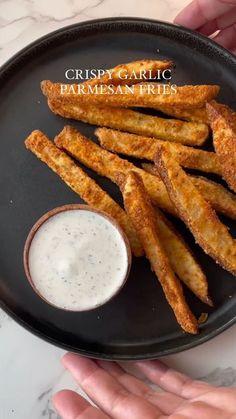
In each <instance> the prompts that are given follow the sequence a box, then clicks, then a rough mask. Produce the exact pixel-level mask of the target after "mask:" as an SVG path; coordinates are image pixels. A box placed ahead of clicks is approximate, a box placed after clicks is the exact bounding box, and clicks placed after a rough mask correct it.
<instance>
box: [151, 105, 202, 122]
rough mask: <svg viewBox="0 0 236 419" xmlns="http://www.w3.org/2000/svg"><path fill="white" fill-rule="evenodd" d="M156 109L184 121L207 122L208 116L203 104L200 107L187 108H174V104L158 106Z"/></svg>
mask: <svg viewBox="0 0 236 419" xmlns="http://www.w3.org/2000/svg"><path fill="white" fill-rule="evenodd" d="M157 110H158V111H161V112H162V113H165V114H166V115H169V116H174V117H175V118H178V119H183V120H185V121H191V122H202V123H204V124H208V116H207V111H206V107H205V106H203V107H202V108H197V109H191V110H188V109H181V108H175V107H174V106H171V105H169V106H159V107H158V108H157Z"/></svg>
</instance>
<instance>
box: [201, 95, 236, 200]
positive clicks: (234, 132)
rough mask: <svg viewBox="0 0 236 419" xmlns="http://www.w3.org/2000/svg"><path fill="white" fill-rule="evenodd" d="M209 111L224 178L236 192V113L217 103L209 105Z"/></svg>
mask: <svg viewBox="0 0 236 419" xmlns="http://www.w3.org/2000/svg"><path fill="white" fill-rule="evenodd" d="M207 111H208V116H209V120H210V124H211V128H212V131H213V144H214V147H215V151H216V154H217V155H218V157H219V161H220V163H221V167H222V172H223V177H224V179H225V180H226V182H227V183H228V185H229V187H230V188H231V189H232V190H233V191H234V192H236V112H233V111H232V109H230V108H229V107H228V106H226V105H221V104H219V103H216V102H215V101H212V102H211V103H208V104H207Z"/></svg>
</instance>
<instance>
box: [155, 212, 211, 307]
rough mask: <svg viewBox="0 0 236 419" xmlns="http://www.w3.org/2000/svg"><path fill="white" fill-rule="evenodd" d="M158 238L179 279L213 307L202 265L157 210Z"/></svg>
mask: <svg viewBox="0 0 236 419" xmlns="http://www.w3.org/2000/svg"><path fill="white" fill-rule="evenodd" d="M155 222H156V225H157V230H158V236H159V239H160V241H161V243H162V246H163V247H164V250H165V252H166V254H167V256H168V258H169V261H170V264H171V266H172V269H173V271H174V272H175V273H176V275H178V277H179V279H181V281H183V282H184V283H185V285H186V286H187V287H188V288H189V289H190V290H191V291H192V292H193V293H194V294H195V295H196V296H197V297H198V298H199V299H200V300H201V301H202V302H203V303H206V304H208V305H210V306H212V301H211V299H210V298H209V296H208V284H207V280H206V276H205V275H204V273H203V271H202V269H201V267H200V265H199V264H198V263H197V261H196V259H195V258H194V256H193V254H192V252H191V250H190V249H189V247H188V246H187V244H186V243H185V241H184V240H183V238H182V237H181V235H180V234H179V233H178V231H176V229H175V228H174V226H173V224H172V223H171V222H170V221H169V220H167V218H166V217H165V216H164V215H163V214H162V212H161V211H160V210H159V209H157V208H155Z"/></svg>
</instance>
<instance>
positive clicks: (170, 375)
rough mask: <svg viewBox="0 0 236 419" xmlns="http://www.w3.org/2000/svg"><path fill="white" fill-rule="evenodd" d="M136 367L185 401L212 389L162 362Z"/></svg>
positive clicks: (151, 362)
mask: <svg viewBox="0 0 236 419" xmlns="http://www.w3.org/2000/svg"><path fill="white" fill-rule="evenodd" d="M136 365H137V366H138V368H139V370H140V371H142V373H143V374H144V375H145V376H146V377H147V378H148V379H149V380H150V381H152V382H153V383H155V384H157V385H158V386H159V387H161V388H162V389H163V390H166V391H169V392H171V393H173V394H176V395H178V396H180V397H183V398H185V399H191V398H193V397H197V396H200V395H201V394H203V393H205V392H206V391H207V389H209V388H211V387H210V386H209V385H208V384H207V383H204V382H201V381H194V380H191V378H189V377H187V376H186V375H184V374H181V373H179V372H177V371H174V370H172V369H171V368H168V367H167V366H166V365H164V364H163V363H162V362H160V361H144V362H137V363H136Z"/></svg>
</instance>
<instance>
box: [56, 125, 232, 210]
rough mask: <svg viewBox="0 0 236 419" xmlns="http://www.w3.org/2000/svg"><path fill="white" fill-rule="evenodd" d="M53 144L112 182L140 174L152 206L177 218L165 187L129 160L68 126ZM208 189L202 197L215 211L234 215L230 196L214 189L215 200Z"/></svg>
mask: <svg viewBox="0 0 236 419" xmlns="http://www.w3.org/2000/svg"><path fill="white" fill-rule="evenodd" d="M55 143H56V145H57V146H58V147H59V148H62V149H64V150H65V151H67V152H68V153H69V154H71V155H72V156H73V157H74V158H75V159H77V160H79V161H80V162H81V163H83V164H84V165H85V166H87V167H89V168H90V169H92V170H94V171H95V172H97V173H98V174H100V175H101V176H105V177H107V178H109V179H110V180H111V181H112V182H116V173H117V172H121V173H124V174H127V173H128V171H130V170H133V171H135V172H137V173H139V175H140V176H141V177H142V180H143V183H144V185H145V188H146V189H147V191H148V193H149V195H150V197H151V200H152V202H153V204H155V205H156V206H158V207H160V208H162V209H163V210H165V211H167V212H169V213H171V214H173V215H177V216H178V213H177V211H176V208H175V207H174V205H173V204H172V202H171V200H170V198H169V194H168V192H167V190H166V187H165V185H164V183H163V182H162V180H161V179H160V177H159V176H158V177H157V176H156V175H154V174H150V173H147V171H146V170H142V169H140V168H139V167H136V166H135V165H134V164H132V163H131V162H129V161H128V160H125V159H121V158H120V157H119V156H117V155H115V154H113V153H110V152H109V151H107V150H104V149H103V148H101V147H99V146H98V145H97V144H95V143H94V142H93V141H91V140H89V139H88V138H86V137H84V136H83V135H82V134H81V133H80V132H79V131H77V130H76V129H75V128H73V127H70V126H66V127H65V128H64V129H63V130H62V131H61V133H60V134H59V135H58V136H57V137H56V138H55ZM202 184H203V182H202ZM216 185H217V184H216ZM207 186H208V187H207V188H206V190H205V193H204V197H205V199H207V200H208V201H209V202H211V204H212V205H213V206H215V209H216V210H217V211H219V212H222V213H224V214H227V215H229V216H231V218H232V216H233V214H235V211H236V208H235V200H234V199H233V197H232V194H230V193H229V192H228V193H225V194H223V191H224V188H223V187H222V188H221V192H220V188H217V190H218V195H217V197H214V191H213V187H214V184H213V185H212V187H210V183H209V184H208V185H207ZM218 186H220V185H218ZM202 189H204V186H202ZM221 196H222V197H224V199H225V202H224V201H222V202H220V198H221Z"/></svg>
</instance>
